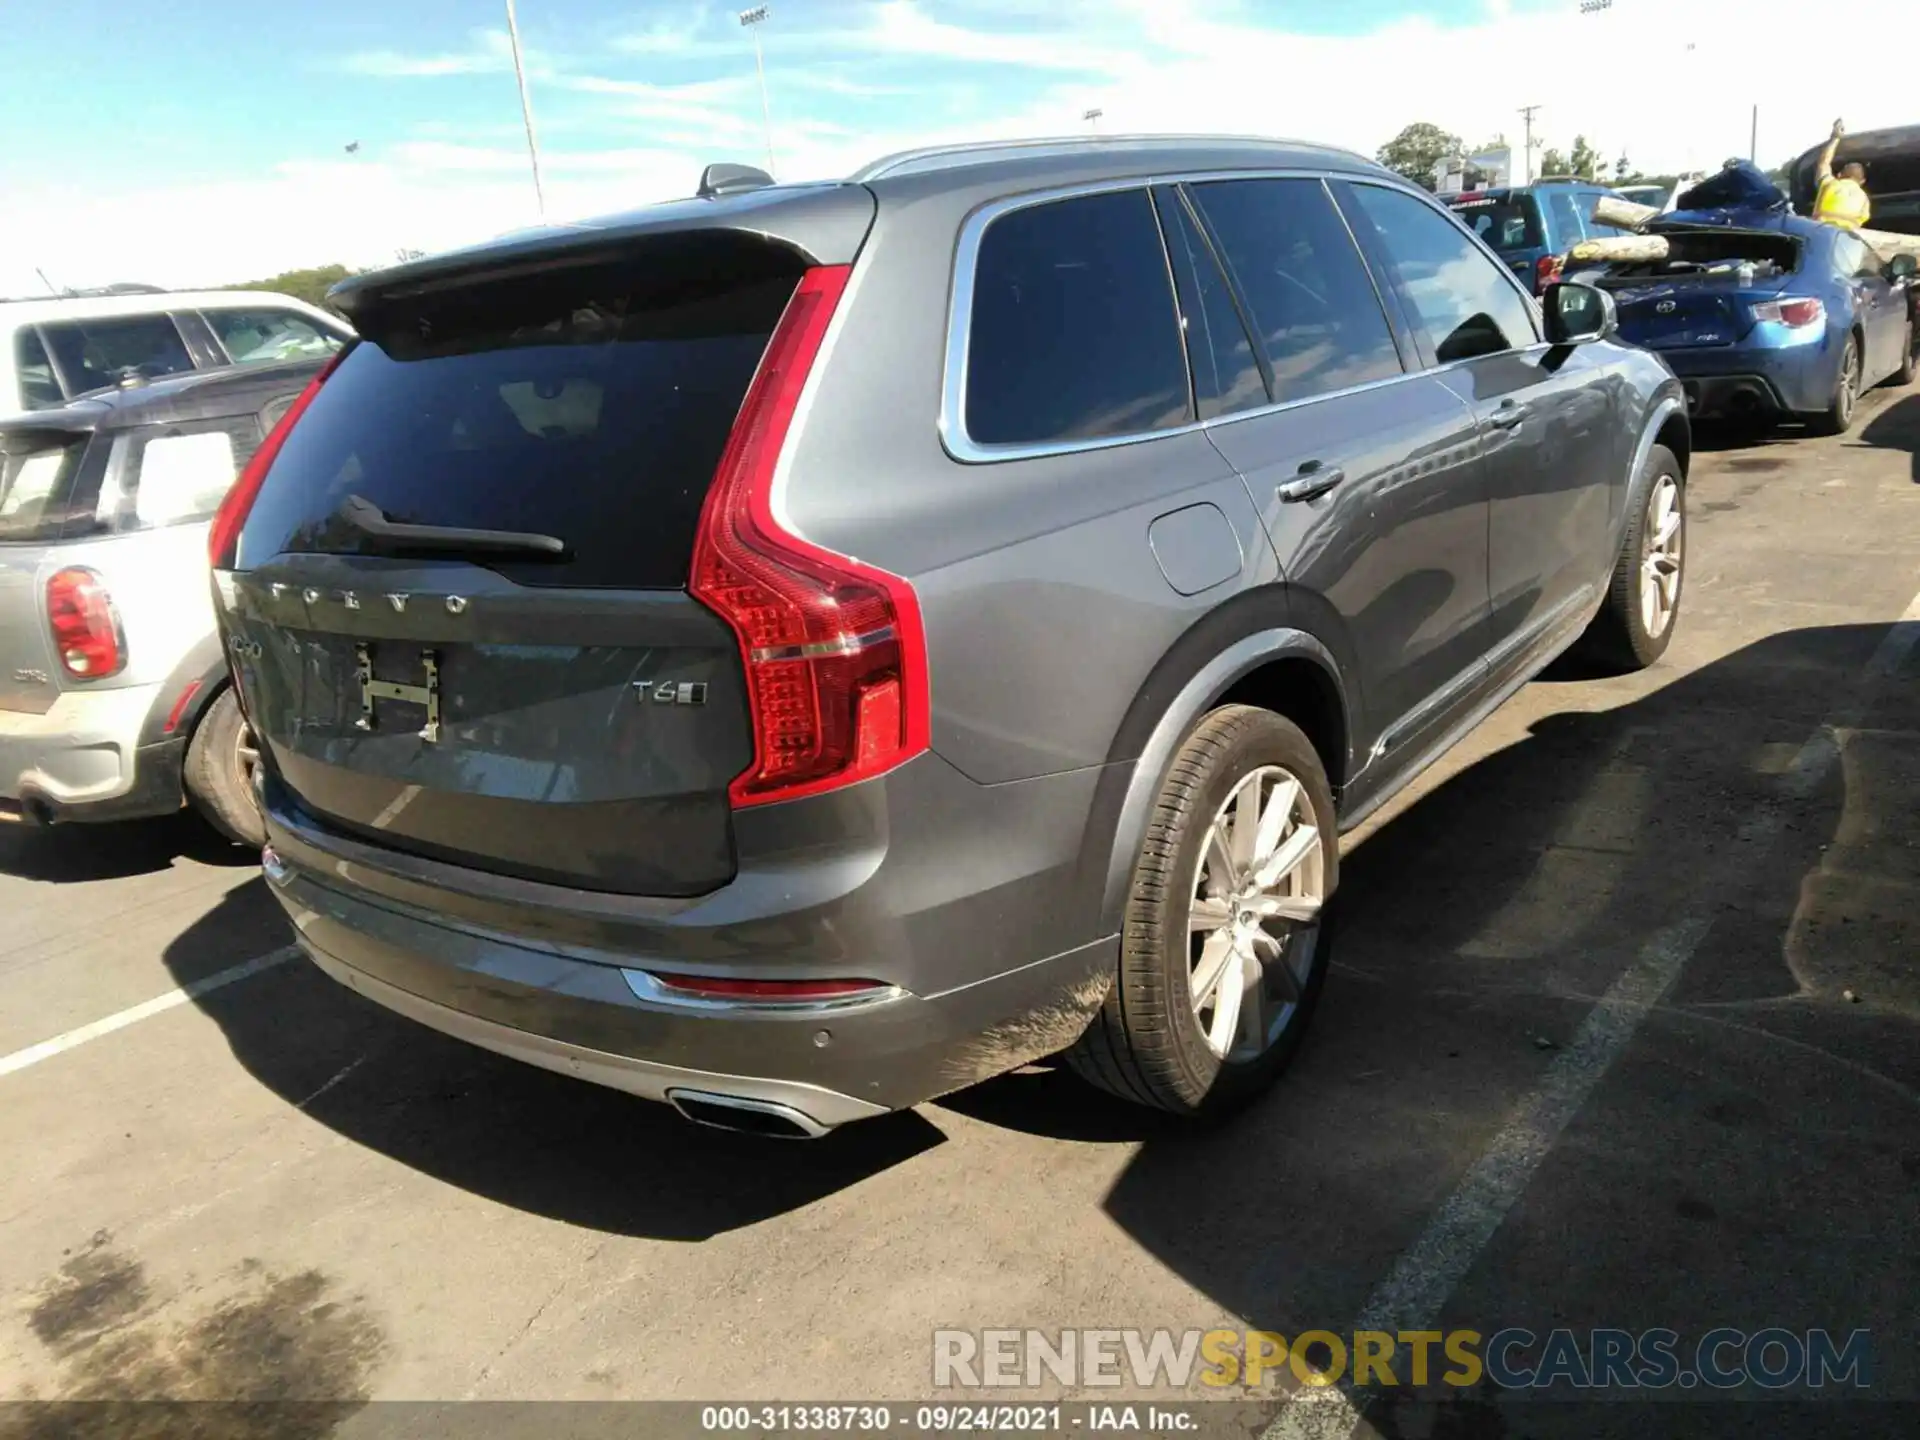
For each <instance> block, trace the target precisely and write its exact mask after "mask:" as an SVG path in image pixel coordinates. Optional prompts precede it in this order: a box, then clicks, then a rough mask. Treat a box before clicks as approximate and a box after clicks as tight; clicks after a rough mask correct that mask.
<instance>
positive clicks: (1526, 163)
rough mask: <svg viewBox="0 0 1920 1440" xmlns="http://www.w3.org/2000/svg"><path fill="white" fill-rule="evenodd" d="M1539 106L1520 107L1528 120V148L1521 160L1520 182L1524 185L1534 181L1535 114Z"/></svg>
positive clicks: (1522, 154)
mask: <svg viewBox="0 0 1920 1440" xmlns="http://www.w3.org/2000/svg"><path fill="white" fill-rule="evenodd" d="M1539 108H1540V107H1539V106H1538V105H1522V106H1521V107H1520V114H1521V115H1522V116H1523V117H1524V118H1525V119H1526V122H1527V141H1526V145H1527V148H1526V149H1525V150H1524V151H1523V152H1521V161H1520V183H1521V184H1522V185H1531V184H1532V183H1533V116H1534V112H1535V111H1536V110H1538V109H1539Z"/></svg>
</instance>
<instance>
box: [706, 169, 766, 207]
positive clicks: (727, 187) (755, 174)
mask: <svg viewBox="0 0 1920 1440" xmlns="http://www.w3.org/2000/svg"><path fill="white" fill-rule="evenodd" d="M771 184H773V176H771V175H769V174H768V173H767V172H766V171H764V170H757V169H755V168H754V167H753V166H751V165H709V166H707V168H706V169H704V170H702V171H701V172H700V188H699V189H698V190H696V191H695V192H694V194H695V195H696V196H698V197H699V198H700V199H702V200H716V199H718V198H719V197H720V196H722V195H736V194H738V193H739V192H740V191H742V190H764V189H766V187H767V186H769V185H771Z"/></svg>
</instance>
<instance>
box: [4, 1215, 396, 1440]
mask: <svg viewBox="0 0 1920 1440" xmlns="http://www.w3.org/2000/svg"><path fill="white" fill-rule="evenodd" d="M210 1288H211V1289H212V1290H213V1291H214V1293H216V1294H218V1295H219V1296H220V1297H221V1298H219V1299H217V1300H214V1301H213V1302H212V1303H211V1304H206V1305H202V1306H200V1307H199V1308H197V1309H196V1310H194V1311H193V1312H192V1313H188V1314H185V1315H181V1314H180V1313H179V1312H180V1311H181V1310H182V1309H183V1308H184V1307H185V1306H186V1305H187V1304H190V1303H191V1300H190V1299H187V1300H182V1301H178V1302H174V1303H172V1304H155V1303H153V1301H152V1299H151V1296H150V1293H149V1292H150V1287H149V1283H148V1281H147V1278H146V1275H145V1271H144V1268H143V1267H142V1265H141V1264H140V1262H139V1261H137V1260H135V1259H133V1258H131V1257H129V1256H127V1255H125V1254H123V1253H121V1252H119V1251H118V1250H116V1249H115V1248H114V1247H113V1245H112V1237H111V1236H109V1235H107V1234H105V1233H104V1232H103V1233H101V1234H97V1235H95V1236H94V1237H93V1240H92V1241H91V1243H89V1245H88V1246H87V1248H86V1249H85V1250H84V1251H83V1252H81V1253H80V1254H79V1255H76V1256H74V1257H73V1258H71V1259H69V1260H68V1261H67V1262H66V1263H65V1264H64V1265H62V1266H61V1268H60V1270H59V1271H58V1272H57V1273H56V1274H54V1275H53V1276H51V1277H50V1278H49V1279H48V1280H47V1282H46V1283H45V1284H44V1285H43V1286H42V1287H41V1288H40V1291H39V1294H38V1299H37V1300H36V1301H35V1302H34V1304H33V1306H32V1308H31V1310H30V1311H29V1313H28V1317H27V1319H28V1325H29V1327H30V1328H31V1329H32V1331H33V1333H34V1334H35V1335H36V1336H37V1337H39V1339H40V1340H41V1342H42V1343H43V1344H45V1345H46V1346H47V1347H48V1349H49V1350H50V1351H51V1352H52V1353H53V1354H54V1355H55V1356H56V1357H58V1359H59V1363H60V1373H59V1376H58V1379H57V1380H56V1381H55V1382H54V1384H53V1387H52V1391H53V1393H51V1394H41V1393H32V1392H28V1393H23V1394H19V1395H17V1396H15V1397H12V1398H11V1399H10V1400H9V1401H8V1402H7V1403H4V1404H0V1440H55V1437H59V1440H108V1437H112V1440H241V1437H266V1440H323V1437H325V1436H327V1435H329V1434H331V1433H332V1432H333V1430H334V1429H335V1428H336V1427H337V1426H338V1425H339V1424H340V1423H341V1421H343V1420H345V1419H346V1418H347V1417H348V1416H349V1415H351V1414H353V1413H354V1412H355V1411H356V1410H358V1409H359V1408H360V1407H361V1406H362V1405H364V1404H365V1403H366V1402H367V1400H368V1398H369V1396H370V1393H371V1392H370V1387H369V1379H370V1377H371V1374H372V1372H373V1369H374V1368H375V1366H376V1365H377V1364H378V1363H379V1362H380V1360H381V1358H382V1356H383V1355H384V1353H385V1351H386V1339H385V1336H384V1334H383V1332H382V1330H381V1328H380V1326H379V1324H378V1323H377V1322H376V1320H375V1319H374V1317H373V1315H372V1313H371V1312H370V1311H369V1309H368V1308H367V1306H366V1304H365V1302H364V1301H362V1300H361V1299H359V1298H358V1297H356V1296H343V1295H340V1294H337V1293H336V1290H335V1286H334V1284H333V1282H332V1281H331V1280H330V1279H329V1278H328V1277H327V1276H325V1275H323V1274H322V1273H321V1272H320V1271H318V1270H304V1271H300V1272H297V1273H292V1274H282V1273H280V1272H277V1271H275V1270H272V1269H269V1268H268V1267H266V1266H264V1265H262V1264H261V1263H260V1262H258V1261H255V1260H248V1261H246V1262H244V1263H243V1264H242V1265H241V1266H240V1267H238V1269H237V1270H235V1271H233V1272H231V1273H230V1274H228V1275H226V1276H224V1277H222V1279H221V1281H220V1282H219V1283H218V1284H217V1285H215V1286H213V1287H210ZM193 1298H197V1297H193Z"/></svg>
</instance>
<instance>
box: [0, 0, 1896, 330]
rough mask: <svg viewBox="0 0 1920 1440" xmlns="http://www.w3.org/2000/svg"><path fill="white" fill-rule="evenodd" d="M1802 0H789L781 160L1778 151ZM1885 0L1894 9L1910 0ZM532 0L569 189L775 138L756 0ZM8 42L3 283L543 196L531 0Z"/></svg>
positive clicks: (338, 8)
mask: <svg viewBox="0 0 1920 1440" xmlns="http://www.w3.org/2000/svg"><path fill="white" fill-rule="evenodd" d="M1788 3H1789V0H1616V6H1615V10H1614V12H1612V13H1610V14H1608V15H1606V16H1602V17H1598V18H1594V17H1585V18H1583V17H1580V16H1578V15H1577V13H1576V12H1577V4H1576V0H1446V3H1439V4H1423V5H1411V4H1407V3H1404V0H1320V3H1294V0H1285V3H1280V0H1270V3H1262V0H1050V3H1049V0H773V3H772V10H773V15H772V18H771V19H770V21H769V22H768V23H767V24H766V25H764V26H763V27H761V32H760V33H761V36H762V39H763V42H764V45H765V50H766V60H767V70H768V87H769V90H770V92H771V103H772V110H773V119H774V127H775V141H776V145H777V153H778V160H779V164H778V167H777V168H778V169H779V171H780V172H781V173H782V174H783V175H784V176H790V177H794V178H801V177H813V176H824V175H832V174H843V173H845V172H846V171H847V170H849V169H851V168H853V167H854V166H855V165H857V164H859V163H860V162H861V161H862V160H864V159H867V158H870V157H871V156H873V155H875V154H878V153H884V152H885V151H887V150H889V149H893V148H898V147H900V146H902V145H906V144H912V143H918V142H921V141H927V140H947V139H954V138H961V137H967V136H978V135H1005V134H1047V133H1051V134H1058V133H1063V132H1069V131H1074V130H1077V129H1081V128H1083V125H1082V122H1081V119H1080V116H1081V113H1082V112H1083V111H1084V110H1085V109H1086V108H1088V107H1090V106H1099V107H1100V108H1102V109H1103V110H1104V111H1105V118H1104V119H1103V120H1102V122H1101V123H1102V126H1103V128H1106V129H1110V130H1138V131H1155V130H1171V129H1186V130H1234V131H1256V132H1260V133H1283V134H1293V135H1301V136H1306V137H1309V138H1313V139H1320V140H1327V141H1331V142H1333V143H1336V144H1345V145H1350V146H1353V147H1354V148H1358V149H1363V150H1368V151H1371V150H1372V149H1374V148H1375V147H1377V146H1378V145H1379V144H1380V143H1381V142H1382V141H1383V140H1385V139H1386V138H1388V137H1389V136H1390V135H1392V134H1393V133H1394V132H1395V131H1396V130H1398V129H1399V128H1400V126H1402V125H1404V124H1405V123H1407V122H1409V121H1412V120H1419V119H1431V120H1434V121H1437V122H1438V123H1440V124H1442V125H1444V126H1445V127H1446V128H1448V129H1450V130H1453V131H1456V132H1458V133H1460V134H1462V135H1463V136H1465V138H1466V139H1467V140H1468V141H1469V142H1478V141H1480V140H1482V139H1486V138H1488V137H1489V136H1491V135H1492V134H1494V133H1496V132H1498V131H1506V132H1508V133H1510V134H1511V135H1512V136H1514V137H1515V138H1517V137H1518V134H1519V123H1520V122H1519V120H1518V117H1517V115H1515V113H1514V111H1515V108H1516V107H1517V106H1519V105H1522V104H1529V103H1534V104H1541V105H1543V106H1544V107H1545V109H1544V111H1543V113H1542V116H1541V121H1540V123H1541V126H1542V129H1543V132H1544V136H1545V139H1546V140H1547V142H1548V143H1551V144H1555V145H1559V146H1561V147H1564V146H1565V145H1566V144H1567V143H1569V142H1570V140H1571V138H1572V136H1573V134H1574V133H1575V132H1576V131H1584V132H1586V133H1588V134H1590V135H1592V136H1594V137H1595V139H1596V141H1597V142H1598V143H1599V144H1600V146H1601V148H1602V149H1603V150H1607V151H1609V152H1617V151H1618V150H1619V149H1627V150H1629V151H1630V152H1632V153H1633V155H1634V156H1635V157H1636V158H1644V160H1645V162H1646V163H1647V164H1649V165H1662V166H1668V165H1673V166H1677V165H1679V164H1681V163H1683V161H1684V160H1685V159H1687V158H1695V159H1697V160H1698V161H1699V162H1700V163H1702V164H1717V163H1718V161H1719V159H1720V158H1722V157H1723V155H1724V154H1726V153H1730V152H1731V151H1732V150H1734V149H1739V150H1744V149H1745V148H1746V144H1745V140H1746V131H1747V125H1748V114H1749V110H1748V107H1749V106H1750V105H1751V103H1753V101H1754V100H1756V99H1760V100H1762V101H1763V105H1764V107H1765V109H1766V115H1767V119H1766V122H1765V124H1764V125H1763V129H1766V130H1768V133H1774V132H1773V130H1772V129H1771V128H1769V127H1773V126H1775V125H1777V126H1778V129H1779V134H1778V138H1776V139H1775V141H1774V143H1773V145H1772V146H1771V147H1769V146H1768V145H1766V144H1764V143H1763V146H1762V149H1763V151H1765V152H1766V153H1767V154H1768V155H1773V152H1774V151H1775V150H1778V151H1780V152H1781V154H1782V155H1784V154H1785V153H1788V152H1789V151H1792V150H1797V149H1798V148H1800V147H1801V146H1802V145H1804V144H1806V143H1810V142H1811V139H1812V138H1817V137H1814V136H1810V135H1804V134H1803V133H1802V132H1803V131H1805V130H1806V129H1807V127H1808V126H1810V125H1813V124H1815V123H1816V122H1814V121H1813V120H1812V119H1811V118H1809V117H1810V116H1811V113H1812V112H1811V111H1810V110H1809V112H1808V115H1806V116H1802V115H1799V114H1798V113H1797V109H1798V108H1805V107H1806V106H1807V105H1811V104H1814V103H1816V102H1815V101H1814V100H1813V99H1808V100H1806V101H1804V102H1802V101H1800V100H1799V99H1798V98H1796V97H1776V96H1773V95H1771V94H1769V95H1766V96H1764V97H1762V96H1760V95H1755V94H1752V93H1750V92H1752V91H1753V90H1754V89H1756V88H1757V87H1758V86H1760V85H1762V84H1763V83H1766V82H1764V81H1761V80H1756V79H1754V78H1753V77H1754V76H1764V75H1767V74H1777V73H1778V68H1779V67H1778V52H1777V50H1776V49H1775V48H1774V46H1773V44H1772V42H1771V41H1770V40H1768V39H1767V36H1768V35H1769V34H1770V33H1771V31H1770V27H1769V26H1768V25H1767V24H1766V19H1765V15H1766V12H1770V11H1774V10H1780V9H1784V8H1785V7H1786V6H1787V5H1788ZM1855 3H1856V4H1857V5H1865V6H1866V7H1867V9H1869V10H1875V11H1877V10H1878V9H1879V8H1882V7H1884V8H1885V9H1886V11H1887V20H1888V22H1889V23H1891V22H1892V19H1893V17H1894V16H1895V15H1897V14H1899V13H1900V11H1901V10H1902V9H1904V5H1901V4H1896V0H1855ZM518 5H519V21H520V28H521V34H522V40H523V43H524V46H525V49H526V52H527V55H528V59H529V66H530V71H531V75H530V79H531V85H532V92H533V101H534V110H535V116H536V119H537V122H538V125H539V132H540V139H541V149H542V158H543V161H544V162H545V165H546V170H547V180H548V187H547V188H548V201H549V204H548V211H549V214H552V215H560V216H564V215H568V214H580V213H590V212H594V211H604V210H607V209H615V208H622V207H624V206H626V205H630V204H635V203H644V202H646V201H651V200H655V199H660V198H665V197H666V196H669V195H673V194H684V193H686V191H687V190H688V189H689V188H690V187H691V184H692V182H693V179H694V177H695V176H696V175H697V174H698V168H699V166H700V165H701V164H703V163H705V162H706V161H709V160H719V159H735V160H746V161H752V162H756V163H757V162H759V161H760V160H761V159H762V157H763V155H764V148H763V141H762V134H763V132H762V125H761V115H760V95H759V90H758V87H757V84H756V81H755V78H754V68H753V50H752V46H751V43H750V41H749V39H748V37H747V36H746V34H745V33H744V32H743V31H742V30H741V27H740V26H739V24H738V23H737V21H736V19H735V14H736V11H737V9H738V8H739V6H738V3H737V0H736V3H735V4H732V5H724V6H723V5H715V4H702V3H700V0H622V3H612V0H518ZM1863 23H1866V24H1868V25H1869V26H1870V25H1871V24H1872V23H1873V22H1872V17H1868V19H1867V20H1866V21H1865V22H1863ZM1680 28H1686V29H1688V31H1689V33H1691V32H1692V31H1694V30H1698V31H1700V32H1701V33H1702V34H1703V35H1705V36H1710V37H1713V38H1712V39H1711V41H1710V44H1711V46H1712V48H1711V49H1709V50H1707V51H1705V52H1703V53H1704V56H1705V58H1704V59H1702V58H1698V57H1696V58H1694V59H1692V60H1689V62H1688V63H1692V64H1696V65H1697V66H1698V67H1699V68H1698V69H1696V71H1695V72H1694V74H1693V75H1692V76H1691V77H1690V83H1689V84H1688V85H1686V86H1682V87H1670V88H1668V89H1667V92H1666V94H1665V95H1664V96H1656V97H1654V98H1653V101H1652V104H1651V106H1650V107H1649V106H1648V105H1646V104H1643V105H1642V106H1641V107H1639V108H1638V109H1637V110H1631V111H1630V110H1629V108H1628V107H1627V106H1626V105H1625V104H1624V103H1623V101H1622V97H1621V95H1620V94H1619V92H1618V91H1617V90H1613V91H1610V90H1609V77H1610V73H1611V74H1613V75H1617V74H1621V73H1634V72H1636V71H1637V72H1638V77H1639V78H1643V79H1644V78H1645V77H1646V76H1647V75H1648V74H1649V73H1650V72H1653V71H1655V70H1657V69H1658V68H1659V66H1658V64H1656V63H1655V62H1656V61H1657V62H1660V63H1665V59H1666V58H1667V56H1668V52H1669V51H1672V52H1673V58H1675V59H1676V60H1677V59H1678V57H1679V52H1680V45H1679V40H1678V38H1677V37H1678V34H1679V30H1680ZM0 36H4V37H5V53H6V55H7V64H6V66H5V72H6V76H7V79H6V83H5V84H4V85H0V134H4V135H5V136H6V137H7V141H6V144H5V145H4V146H0V193H5V194H6V195H7V196H8V197H9V205H8V209H9V223H8V225H7V226H6V227H0V294H6V293H21V291H22V289H23V288H25V287H26V286H28V285H31V284H33V283H35V282H33V279H32V270H33V268H34V267H35V266H40V267H42V268H46V269H48V270H49V272H50V273H54V272H56V271H57V272H58V273H57V274H56V275H55V278H56V279H57V281H58V282H59V283H63V284H87V283H100V282H103V281H106V280H111V279H118V278H154V279H158V280H160V281H161V282H162V283H194V282H214V281H219V280H228V279H240V278H246V277H247V276H249V275H253V274H263V273H271V272H272V271H273V270H277V269H280V268H284V267H285V266H289V265H294V264H309V263H322V262H325V261H328V260H334V259H338V260H343V261H347V262H349V263H362V264H364V263H374V262H377V261H379V260H381V259H385V258H389V257H390V255H391V252H392V251H393V250H394V249H396V248H399V247H401V246H406V247H417V248H425V249H435V248H440V247H441V246H444V245H448V244H454V243H459V242H461V241H464V240H471V239H477V238H480V237H482V236H484V235H486V234H491V233H497V232H498V231H500V230H502V229H507V228H512V227H514V226H517V225H521V224H526V223H530V222H531V221H532V220H533V219H534V213H533V196H532V187H531V184H530V182H529V181H528V180H527V172H526V153H525V142H524V138H523V135H522V132H521V129H520V114H519V107H518V101H517V98H516V95H515V90H514V83H513V75H512V70H511V66H510V62H509V58H508V52H507V49H506V43H505V26H504V6H503V4H502V3H501V0H327V3H325V4H311V3H310V4H306V5H301V6H299V7H297V8H296V7H292V6H282V7H275V6H272V5H269V4H262V3H259V0H251V3H240V0H174V3H172V4H169V5H154V4H144V3H143V4H135V3H131V0H62V3H60V4H58V5H48V4H45V3H39V0H0ZM1610 61H1617V62H1618V67H1619V68H1614V67H1613V66H1612V65H1610V63H1609V62H1610ZM1719 62H1731V63H1719ZM1904 88H1905V87H1893V89H1894V90H1895V91H1900V90H1903V89H1904ZM1886 103H1887V104H1888V105H1889V106H1890V107H1891V109H1893V110H1895V111H1898V110H1901V109H1902V108H1903V106H1904V105H1905V100H1904V97H1903V96H1901V95H1899V94H1894V95H1891V96H1890V97H1889V99H1888V101H1887V102H1886ZM1817 104H1818V105H1820V106H1824V107H1826V108H1827V109H1830V108H1831V107H1832V101H1831V100H1830V99H1826V98H1820V99H1818V100H1817ZM1866 104H1867V102H1865V101H1851V102H1850V105H1852V106H1853V107H1854V113H1853V114H1850V116H1849V119H1850V120H1852V121H1853V122H1854V123H1855V124H1856V125H1861V126H1864V125H1865V124H1867V123H1876V121H1877V123H1895V122H1903V121H1907V120H1910V119H1911V118H1912V117H1911V116H1910V115H1906V114H1903V113H1902V114H1892V115H1889V116H1886V117H1877V116H1874V115H1871V114H1869V113H1867V110H1866V109H1865V108H1862V107H1864V106H1866ZM1783 110H1788V111H1794V112H1795V113H1793V114H1791V115H1789V114H1786V113H1783ZM1830 118H1831V116H1830V115H1826V114H1825V113H1824V112H1823V113H1822V115H1821V117H1820V119H1819V120H1818V122H1817V124H1818V126H1819V127H1821V128H1824V126H1825V124H1826V122H1827V121H1828V120H1829V119H1830ZM351 141H358V142H359V144H360V149H359V151H358V152H357V153H356V154H352V155H349V154H348V153H347V152H346V150H345V148H344V147H345V146H346V145H347V144H348V142H351ZM1692 151H1699V152H1700V153H1699V154H1698V155H1697V156H1691V155H1690V154H1689V152H1692ZM1709 152H1711V155H1710V158H1709ZM1774 158H1779V157H1778V156H1774ZM109 272H111V273H109ZM23 276H24V277H25V279H24V280H23V278H22V277H23Z"/></svg>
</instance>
